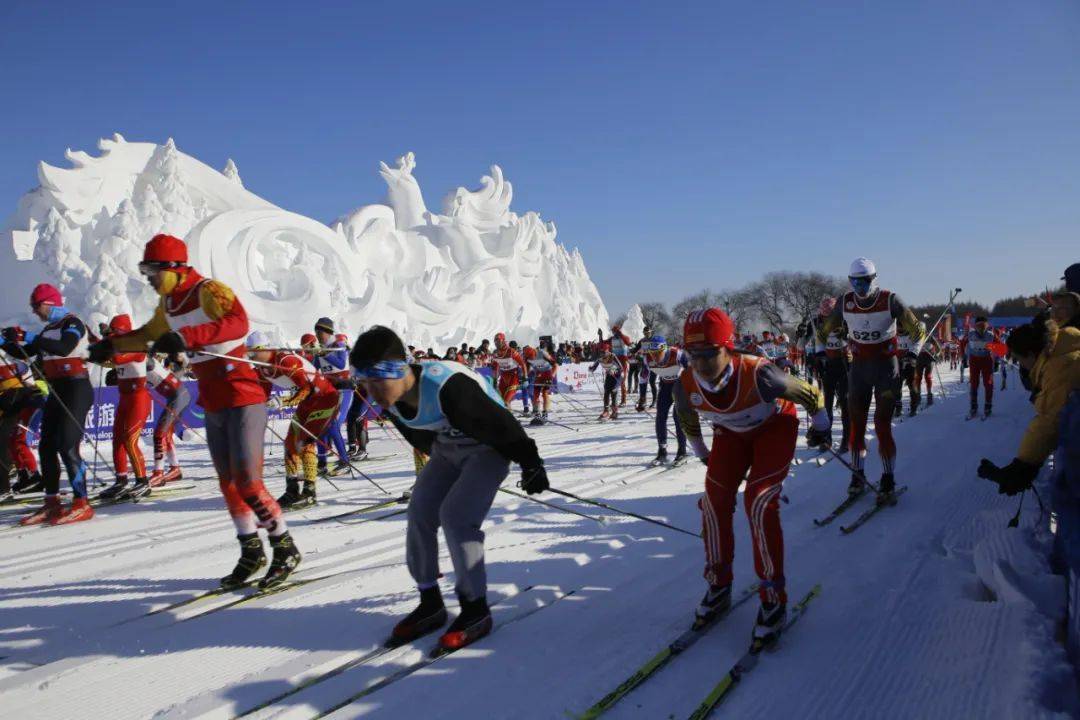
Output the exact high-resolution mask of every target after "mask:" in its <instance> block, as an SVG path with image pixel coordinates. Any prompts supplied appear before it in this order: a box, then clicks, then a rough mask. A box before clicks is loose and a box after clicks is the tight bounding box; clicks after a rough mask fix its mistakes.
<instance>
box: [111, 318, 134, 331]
mask: <svg viewBox="0 0 1080 720" xmlns="http://www.w3.org/2000/svg"><path fill="white" fill-rule="evenodd" d="M109 331H110V332H113V333H129V332H131V317H130V316H129V315H117V316H116V317H114V318H113V319H112V320H110V321H109Z"/></svg>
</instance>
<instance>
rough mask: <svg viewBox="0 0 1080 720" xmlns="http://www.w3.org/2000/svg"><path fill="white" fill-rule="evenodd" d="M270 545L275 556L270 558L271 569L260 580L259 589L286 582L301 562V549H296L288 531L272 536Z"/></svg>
mask: <svg viewBox="0 0 1080 720" xmlns="http://www.w3.org/2000/svg"><path fill="white" fill-rule="evenodd" d="M270 547H271V548H272V549H273V550H274V557H273V558H272V559H271V560H270V569H269V570H267V571H266V575H264V576H263V579H262V580H260V581H259V589H260V590H266V589H267V588H272V587H274V586H276V585H280V584H281V583H283V582H285V581H286V580H287V579H288V578H289V575H290V574H291V573H292V571H293V570H295V569H296V566H297V565H299V564H300V558H301V555H300V551H299V550H297V549H296V545H295V544H294V543H293V540H292V536H290V535H289V533H288V532H286V533H284V534H282V535H278V536H277V537H271V538H270Z"/></svg>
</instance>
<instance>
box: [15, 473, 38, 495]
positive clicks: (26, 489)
mask: <svg viewBox="0 0 1080 720" xmlns="http://www.w3.org/2000/svg"><path fill="white" fill-rule="evenodd" d="M44 489H45V481H44V480H42V479H41V473H39V472H36V473H34V474H33V475H31V474H30V473H28V472H27V471H26V470H20V471H19V479H18V480H16V481H15V484H14V485H12V486H11V492H13V493H15V494H16V495H19V494H22V493H32V492H41V491H42V490H44Z"/></svg>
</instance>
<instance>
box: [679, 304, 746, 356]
mask: <svg viewBox="0 0 1080 720" xmlns="http://www.w3.org/2000/svg"><path fill="white" fill-rule="evenodd" d="M683 345H684V346H685V347H686V348H687V349H694V348H704V347H709V346H713V345H719V346H720V347H724V348H727V349H728V350H732V349H734V347H735V324H734V323H733V322H731V318H730V317H728V314H727V313H726V312H724V311H723V310H721V309H720V308H709V309H708V310H694V311H693V312H692V313H690V314H689V315H687V316H686V322H685V323H684V324H683Z"/></svg>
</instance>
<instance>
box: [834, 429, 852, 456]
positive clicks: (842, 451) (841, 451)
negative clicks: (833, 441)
mask: <svg viewBox="0 0 1080 720" xmlns="http://www.w3.org/2000/svg"><path fill="white" fill-rule="evenodd" d="M849 452H851V448H850V447H849V446H848V441H847V433H844V439H843V440H841V441H840V447H838V448H836V454H837V455H847V454H848V453H849Z"/></svg>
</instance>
